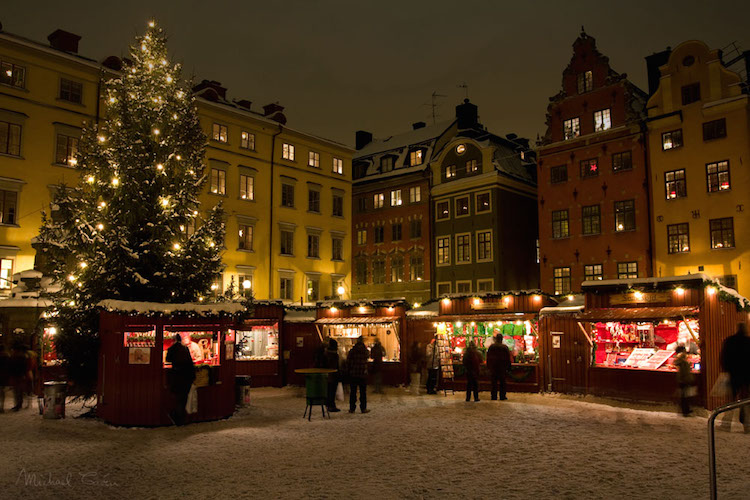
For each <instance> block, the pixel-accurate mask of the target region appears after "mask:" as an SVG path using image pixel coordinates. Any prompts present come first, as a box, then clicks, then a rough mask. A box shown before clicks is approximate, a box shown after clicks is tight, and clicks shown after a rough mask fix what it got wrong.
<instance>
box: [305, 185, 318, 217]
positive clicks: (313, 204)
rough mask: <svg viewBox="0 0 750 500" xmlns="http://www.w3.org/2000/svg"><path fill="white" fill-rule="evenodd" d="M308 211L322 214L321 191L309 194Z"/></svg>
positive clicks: (310, 191)
mask: <svg viewBox="0 0 750 500" xmlns="http://www.w3.org/2000/svg"><path fill="white" fill-rule="evenodd" d="M307 210H308V211H310V212H315V213H320V191H317V190H315V189H311V190H309V191H308V192H307Z"/></svg>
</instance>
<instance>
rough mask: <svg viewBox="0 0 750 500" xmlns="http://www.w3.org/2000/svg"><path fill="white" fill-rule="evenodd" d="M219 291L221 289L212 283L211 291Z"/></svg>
mask: <svg viewBox="0 0 750 500" xmlns="http://www.w3.org/2000/svg"><path fill="white" fill-rule="evenodd" d="M218 289H219V285H217V284H216V283H211V290H218Z"/></svg>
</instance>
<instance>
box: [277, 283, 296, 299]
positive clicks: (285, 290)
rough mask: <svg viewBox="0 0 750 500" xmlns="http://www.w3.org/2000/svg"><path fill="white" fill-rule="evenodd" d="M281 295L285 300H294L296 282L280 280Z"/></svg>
mask: <svg viewBox="0 0 750 500" xmlns="http://www.w3.org/2000/svg"><path fill="white" fill-rule="evenodd" d="M279 295H281V298H282V299H284V300H294V280H293V279H292V278H280V279H279Z"/></svg>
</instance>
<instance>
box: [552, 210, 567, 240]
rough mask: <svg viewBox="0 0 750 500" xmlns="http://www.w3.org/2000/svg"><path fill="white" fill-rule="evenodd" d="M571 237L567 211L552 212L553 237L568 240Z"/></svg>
mask: <svg viewBox="0 0 750 500" xmlns="http://www.w3.org/2000/svg"><path fill="white" fill-rule="evenodd" d="M568 236H570V226H569V223H568V211H567V210H553V211H552V237H553V238H567V237H568Z"/></svg>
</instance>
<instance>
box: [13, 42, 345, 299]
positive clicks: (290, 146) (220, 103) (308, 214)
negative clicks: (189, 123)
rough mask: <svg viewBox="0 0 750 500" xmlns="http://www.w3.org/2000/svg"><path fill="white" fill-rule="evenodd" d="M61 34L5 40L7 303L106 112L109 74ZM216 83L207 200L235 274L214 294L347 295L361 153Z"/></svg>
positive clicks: (227, 273)
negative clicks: (85, 132)
mask: <svg viewBox="0 0 750 500" xmlns="http://www.w3.org/2000/svg"><path fill="white" fill-rule="evenodd" d="M56 33H57V35H55V34H53V35H50V46H47V45H45V44H42V43H39V42H35V41H31V40H27V39H25V38H23V37H20V36H17V35H13V34H9V33H0V65H1V67H2V77H0V298H1V297H3V296H9V295H10V292H11V287H12V282H11V277H12V275H13V274H14V273H17V272H19V271H23V270H27V269H33V268H34V261H35V250H34V248H33V247H32V241H33V239H34V237H35V236H36V235H37V234H38V231H39V227H40V224H41V213H42V211H43V210H46V211H48V210H49V203H50V200H51V196H52V193H53V191H54V189H55V188H56V186H58V185H60V184H63V183H65V184H74V183H77V181H78V172H77V171H76V170H75V168H74V165H72V164H71V163H74V160H73V157H74V155H75V152H76V150H77V140H78V137H80V134H81V130H82V127H83V124H84V122H86V121H91V120H95V119H96V117H97V116H101V114H102V113H101V109H100V99H99V94H100V83H99V82H100V75H101V72H102V71H103V70H104V71H110V69H108V68H105V67H103V66H102V65H101V64H99V63H98V62H97V61H94V60H91V59H88V58H85V57H82V56H80V55H78V54H77V42H78V37H77V36H76V35H73V34H70V33H65V32H59V31H58V32H56ZM204 83H205V82H204ZM210 83H211V84H215V85H208V86H205V85H204V86H202V88H201V85H199V86H198V87H196V89H197V90H196V95H197V98H196V103H197V106H198V112H199V116H200V120H201V125H202V127H203V129H204V132H205V133H206V136H207V139H208V147H207V150H206V171H205V172H206V176H207V182H206V184H205V192H204V194H203V195H202V197H201V203H202V205H203V207H204V208H205V209H206V210H207V209H208V208H210V207H212V206H214V205H216V204H217V203H219V202H221V203H222V205H223V207H224V209H225V211H226V230H227V233H226V241H225V247H226V250H225V253H224V256H223V260H224V263H225V266H226V268H225V270H224V272H223V274H222V276H217V278H216V281H215V283H214V285H213V287H212V288H213V289H214V291H215V292H216V293H219V292H221V291H222V290H225V289H226V288H227V287H229V286H230V284H231V283H234V286H235V287H236V288H237V289H238V290H239V291H242V292H244V293H252V294H253V296H254V297H255V298H256V299H258V300H266V299H282V300H285V301H290V302H299V301H303V302H312V301H315V300H323V299H325V298H327V297H334V296H339V295H341V296H343V297H345V298H348V297H349V292H350V289H351V288H350V283H351V281H350V261H351V258H350V257H351V250H350V249H351V240H350V232H351V230H350V228H351V158H352V154H353V150H351V149H350V148H348V147H346V146H344V145H342V144H339V143H336V142H333V141H329V140H326V139H322V138H319V137H316V136H314V135H311V134H307V133H304V132H300V131H297V130H294V129H292V128H288V127H286V126H285V125H283V124H282V123H283V122H285V121H286V120H285V118H283V115H281V110H283V108H281V107H279V106H273V105H272V106H267V107H266V109H264V112H262V113H261V112H255V111H251V109H250V103H249V102H247V101H239V102H233V101H229V100H227V99H226V96H225V94H222V95H218V94H217V93H216V91H215V90H216V87H218V88H219V90H221V88H220V86H218V84H217V83H216V82H210ZM224 92H225V90H224ZM240 103H242V104H240ZM268 108H270V109H268ZM279 116H280V117H281V118H279ZM339 292H343V293H341V294H340V293H339Z"/></svg>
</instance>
